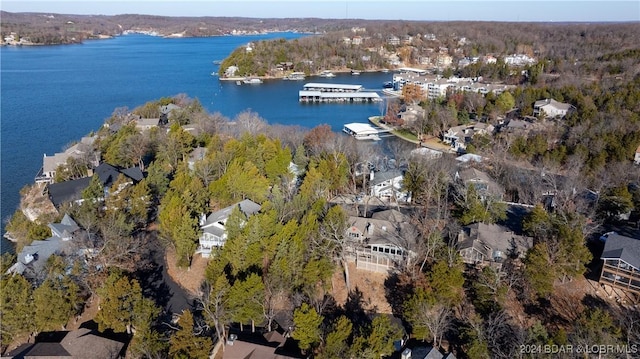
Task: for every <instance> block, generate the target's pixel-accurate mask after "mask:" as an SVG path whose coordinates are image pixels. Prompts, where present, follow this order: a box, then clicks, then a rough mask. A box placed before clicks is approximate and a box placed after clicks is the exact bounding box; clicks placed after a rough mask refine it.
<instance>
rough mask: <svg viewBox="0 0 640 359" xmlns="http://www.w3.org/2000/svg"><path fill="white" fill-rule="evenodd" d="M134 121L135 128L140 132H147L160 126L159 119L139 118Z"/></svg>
mask: <svg viewBox="0 0 640 359" xmlns="http://www.w3.org/2000/svg"><path fill="white" fill-rule="evenodd" d="M134 121H135V124H136V128H137V129H138V131H140V132H144V131H148V130H150V129H152V128H154V127H158V126H160V118H139V119H137V120H134Z"/></svg>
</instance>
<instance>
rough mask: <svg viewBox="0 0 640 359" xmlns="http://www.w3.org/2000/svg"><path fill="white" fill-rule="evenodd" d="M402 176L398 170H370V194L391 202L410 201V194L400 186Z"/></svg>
mask: <svg viewBox="0 0 640 359" xmlns="http://www.w3.org/2000/svg"><path fill="white" fill-rule="evenodd" d="M403 178H404V176H403V175H402V172H401V171H399V170H391V171H380V172H373V171H372V172H371V173H370V181H369V185H370V187H371V193H370V194H371V196H372V197H377V198H380V199H382V200H386V201H392V202H405V203H406V202H410V201H411V196H410V195H409V193H408V192H407V191H405V190H403V188H402V180H403Z"/></svg>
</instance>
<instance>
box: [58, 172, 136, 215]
mask: <svg viewBox="0 0 640 359" xmlns="http://www.w3.org/2000/svg"><path fill="white" fill-rule="evenodd" d="M121 175H122V176H124V178H125V179H126V183H125V184H124V185H133V184H136V183H138V182H140V181H141V180H142V179H143V178H144V174H143V173H142V171H141V170H140V167H130V168H119V167H116V166H112V165H110V164H108V163H101V164H100V165H99V166H98V167H96V168H95V169H94V170H93V173H92V174H91V176H89V177H84V178H79V179H75V180H69V181H64V182H59V183H51V184H48V185H47V187H46V190H47V193H48V195H49V199H50V200H51V203H53V205H54V206H55V207H56V208H59V207H60V205H62V204H63V203H72V204H73V203H80V202H82V191H83V190H84V189H85V188H87V187H88V186H89V184H90V183H91V179H92V178H93V177H94V176H97V177H98V180H99V181H100V183H101V184H102V187H103V188H104V193H105V196H108V195H109V191H110V189H111V186H112V185H113V184H114V183H115V182H116V180H117V179H118V177H119V176H121Z"/></svg>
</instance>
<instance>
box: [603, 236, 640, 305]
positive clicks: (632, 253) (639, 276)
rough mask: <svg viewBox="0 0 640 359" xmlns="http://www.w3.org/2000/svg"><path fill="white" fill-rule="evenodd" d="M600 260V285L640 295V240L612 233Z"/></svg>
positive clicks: (607, 239)
mask: <svg viewBox="0 0 640 359" xmlns="http://www.w3.org/2000/svg"><path fill="white" fill-rule="evenodd" d="M600 259H602V261H603V264H602V271H601V272H600V280H599V282H600V283H603V284H607V285H610V286H612V287H614V288H619V289H622V290H624V291H629V292H632V293H635V294H640V239H636V238H631V237H627V236H623V235H620V234H617V233H610V234H609V235H608V236H607V237H606V242H605V244H604V249H603V251H602V255H601V256H600Z"/></svg>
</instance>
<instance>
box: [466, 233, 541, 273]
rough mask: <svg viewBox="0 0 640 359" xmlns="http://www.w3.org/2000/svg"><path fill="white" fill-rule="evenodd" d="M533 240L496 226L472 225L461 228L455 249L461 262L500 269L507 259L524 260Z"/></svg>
mask: <svg viewBox="0 0 640 359" xmlns="http://www.w3.org/2000/svg"><path fill="white" fill-rule="evenodd" d="M532 246H533V238H531V237H527V236H522V235H517V234H515V233H514V232H512V231H510V230H509V229H507V228H506V227H503V226H500V225H497V224H484V223H474V224H471V225H468V226H465V227H463V228H462V230H461V231H460V233H458V236H457V238H456V248H457V250H458V252H459V253H460V256H461V257H462V260H463V262H465V263H467V264H472V265H481V266H482V265H491V266H494V267H496V266H497V267H500V266H501V265H502V262H504V260H506V259H507V258H514V259H515V258H524V256H525V254H526V253H527V251H528V250H529V248H531V247H532Z"/></svg>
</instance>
